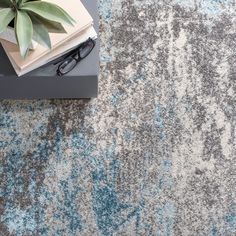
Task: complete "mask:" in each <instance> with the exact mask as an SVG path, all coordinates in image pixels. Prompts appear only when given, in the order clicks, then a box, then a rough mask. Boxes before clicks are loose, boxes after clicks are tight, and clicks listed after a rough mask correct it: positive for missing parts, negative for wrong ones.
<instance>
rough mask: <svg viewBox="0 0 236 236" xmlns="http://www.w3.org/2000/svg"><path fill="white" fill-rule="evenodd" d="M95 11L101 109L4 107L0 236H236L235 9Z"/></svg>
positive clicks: (47, 104) (76, 104)
mask: <svg viewBox="0 0 236 236" xmlns="http://www.w3.org/2000/svg"><path fill="white" fill-rule="evenodd" d="M99 11H100V37H101V52H100V61H101V62H100V66H101V71H100V79H99V97H98V98H97V99H91V100H35V101H7V100H4V101H0V217H1V218H0V236H30V235H32V236H38V235H39V236H77V235H86V236H87V235H88V236H90V235H91V236H93V235H102V236H103V235H104V236H110V235H123V236H126V235H127V236H132V235H144V236H152V235H153V236H235V235H236V178H235V177H236V66H235V63H236V59H235V58H236V57H235V56H236V5H235V1H234V0H204V1H203V0H182V1H180V0H165V1H164V0H158V1H157V0H146V1H141V0H116V1H115V0H100V4H99Z"/></svg>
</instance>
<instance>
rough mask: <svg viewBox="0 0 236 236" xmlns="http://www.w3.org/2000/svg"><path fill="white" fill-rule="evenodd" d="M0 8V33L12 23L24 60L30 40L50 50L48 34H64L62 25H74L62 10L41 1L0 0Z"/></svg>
mask: <svg viewBox="0 0 236 236" xmlns="http://www.w3.org/2000/svg"><path fill="white" fill-rule="evenodd" d="M0 8H1V10H0V33H1V32H3V31H4V30H5V29H6V28H7V26H8V25H9V24H10V23H12V22H13V21H14V30H15V35H16V40H17V43H18V46H19V49H20V54H21V56H22V57H24V58H25V57H26V56H27V53H28V50H29V45H30V43H31V41H32V39H34V40H35V41H37V42H38V43H39V44H41V45H43V46H45V47H47V48H51V41H50V37H49V34H48V33H49V32H56V33H65V32H66V31H65V29H64V27H63V25H62V24H70V25H73V23H74V20H73V19H72V18H71V17H70V15H69V14H68V13H67V12H66V11H64V10H63V9H62V8H60V7H59V6H57V5H55V4H53V3H49V2H44V1H41V0H0Z"/></svg>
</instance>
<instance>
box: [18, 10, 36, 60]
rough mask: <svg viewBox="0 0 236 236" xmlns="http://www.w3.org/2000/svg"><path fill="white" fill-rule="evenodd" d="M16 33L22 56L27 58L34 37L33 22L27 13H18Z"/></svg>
mask: <svg viewBox="0 0 236 236" xmlns="http://www.w3.org/2000/svg"><path fill="white" fill-rule="evenodd" d="M15 32H16V39H17V42H18V45H19V48H20V54H21V56H22V57H24V58H25V57H26V55H27V52H28V48H29V45H30V43H31V40H32V37H33V25H32V21H31V19H30V17H29V16H28V14H27V13H26V12H25V11H21V10H20V11H17V17H16V25H15Z"/></svg>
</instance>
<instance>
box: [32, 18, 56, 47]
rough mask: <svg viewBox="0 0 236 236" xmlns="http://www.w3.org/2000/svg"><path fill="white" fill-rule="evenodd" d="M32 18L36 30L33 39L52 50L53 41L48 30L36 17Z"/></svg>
mask: <svg viewBox="0 0 236 236" xmlns="http://www.w3.org/2000/svg"><path fill="white" fill-rule="evenodd" d="M30 18H31V20H32V23H33V29H34V33H33V39H34V40H35V41H37V42H38V43H39V44H41V45H42V46H44V47H46V48H48V49H51V47H52V46H51V40H50V37H49V34H48V31H47V28H46V27H45V26H44V25H43V24H41V22H40V21H38V20H37V18H36V17H34V16H31V17H30Z"/></svg>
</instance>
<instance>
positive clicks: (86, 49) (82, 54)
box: [79, 41, 94, 59]
mask: <svg viewBox="0 0 236 236" xmlns="http://www.w3.org/2000/svg"><path fill="white" fill-rule="evenodd" d="M93 47H94V43H93V41H89V42H88V43H87V44H86V45H84V46H82V47H80V49H79V53H80V58H81V59H83V58H85V57H86V56H88V54H89V53H90V52H91V51H92V50H93Z"/></svg>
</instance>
